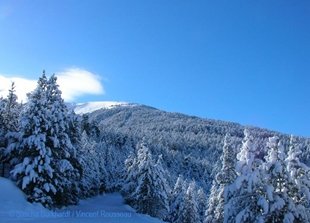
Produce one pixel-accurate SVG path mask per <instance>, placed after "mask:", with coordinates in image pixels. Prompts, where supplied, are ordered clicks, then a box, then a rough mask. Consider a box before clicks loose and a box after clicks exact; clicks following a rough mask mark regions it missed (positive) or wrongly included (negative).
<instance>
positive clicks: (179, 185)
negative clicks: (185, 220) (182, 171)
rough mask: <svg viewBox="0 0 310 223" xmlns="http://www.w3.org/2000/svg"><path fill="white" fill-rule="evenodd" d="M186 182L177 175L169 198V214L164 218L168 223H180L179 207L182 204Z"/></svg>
mask: <svg viewBox="0 0 310 223" xmlns="http://www.w3.org/2000/svg"><path fill="white" fill-rule="evenodd" d="M186 187H187V182H185V181H184V179H183V176H182V175H179V176H178V179H177V181H176V183H175V186H174V188H173V190H172V192H171V196H170V212H169V215H168V217H167V218H166V220H167V221H169V222H180V219H179V218H180V215H181V211H182V210H181V207H182V205H183V202H184V197H185V192H186Z"/></svg>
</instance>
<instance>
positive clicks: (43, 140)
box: [12, 73, 79, 207]
mask: <svg viewBox="0 0 310 223" xmlns="http://www.w3.org/2000/svg"><path fill="white" fill-rule="evenodd" d="M67 116H68V111H67V108H66V105H65V104H64V101H63V99H62V98H61V92H60V90H59V89H58V85H57V83H56V77H55V76H52V77H51V78H50V79H49V80H48V79H47V78H46V75H45V73H43V75H42V77H41V78H40V79H39V81H38V85H37V88H36V89H35V90H34V91H33V92H32V93H31V94H29V95H28V103H27V105H26V107H25V109H24V111H23V113H22V115H21V130H20V137H19V138H18V141H17V142H16V143H14V144H12V147H13V146H14V147H16V148H17V150H18V152H19V163H18V164H17V165H16V166H15V168H14V169H13V171H12V173H13V175H14V176H15V177H16V178H17V183H18V185H19V186H20V187H21V188H22V189H23V190H24V191H25V193H26V194H27V195H28V199H29V200H30V201H34V202H40V203H42V204H43V205H45V206H47V207H51V206H62V205H67V204H73V203H76V202H77V192H78V188H77V181H78V179H79V173H78V170H77V168H76V167H77V166H78V162H77V159H76V157H75V155H76V154H75V149H74V148H73V146H72V144H71V141H70V138H69V136H68V119H67Z"/></svg>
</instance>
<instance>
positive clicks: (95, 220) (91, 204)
mask: <svg viewBox="0 0 310 223" xmlns="http://www.w3.org/2000/svg"><path fill="white" fill-rule="evenodd" d="M44 187H45V189H46V190H49V189H50V190H53V185H51V184H50V185H44ZM0 188H1V193H0V207H1V210H0V223H2V222H3V223H4V222H10V223H30V222H36V223H99V222H100V223H101V222H109V223H122V222H123V223H163V222H162V221H160V220H159V219H156V218H152V217H150V216H148V215H143V214H138V213H136V211H135V210H134V209H132V208H131V207H129V206H128V205H126V204H124V199H123V197H122V196H121V195H120V194H118V193H113V194H105V195H100V196H97V197H93V198H89V199H87V200H81V201H80V204H79V205H76V206H70V207H67V208H63V209H56V210H55V211H51V210H48V209H46V208H44V207H43V206H42V205H41V204H38V203H29V202H27V200H26V196H25V195H24V194H23V192H22V191H21V190H19V189H18V188H17V187H16V185H15V184H14V183H13V182H12V181H10V180H8V179H5V178H2V177H0Z"/></svg>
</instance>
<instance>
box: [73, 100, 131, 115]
mask: <svg viewBox="0 0 310 223" xmlns="http://www.w3.org/2000/svg"><path fill="white" fill-rule="evenodd" d="M133 105H134V104H130V103H127V102H116V101H96V102H87V103H78V104H76V106H75V108H74V112H75V113H77V114H86V113H92V112H94V111H97V110H100V109H112V108H115V107H120V106H133Z"/></svg>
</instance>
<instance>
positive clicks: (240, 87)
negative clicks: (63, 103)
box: [0, 0, 310, 136]
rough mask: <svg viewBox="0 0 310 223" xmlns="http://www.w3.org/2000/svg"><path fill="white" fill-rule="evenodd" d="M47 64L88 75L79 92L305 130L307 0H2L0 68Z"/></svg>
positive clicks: (10, 72) (31, 69) (33, 68)
mask: <svg viewBox="0 0 310 223" xmlns="http://www.w3.org/2000/svg"><path fill="white" fill-rule="evenodd" d="M43 69H46V71H47V73H54V72H56V73H60V74H64V73H65V74H64V75H63V77H68V76H70V77H72V78H75V79H80V78H78V77H80V76H79V75H75V76H74V75H71V74H72V72H73V71H77V70H78V71H81V72H84V73H83V74H87V75H88V74H89V75H90V76H91V79H92V81H93V82H89V83H88V85H87V84H85V86H84V89H83V90H82V91H81V92H80V93H77V94H76V95H75V96H74V97H71V99H74V100H75V101H79V102H83V101H97V100H116V101H129V102H137V103H142V104H147V105H150V106H153V107H157V108H160V109H164V110H167V111H176V112H182V113H186V114H190V115H196V116H200V117H208V118H213V119H220V120H226V121H234V122H239V123H241V124H249V125H254V126H259V127H265V128H270V129H273V130H277V131H281V132H285V133H292V134H297V135H303V136H310V116H309V114H310V113H309V110H310V97H309V96H310V87H309V84H310V1H306V0H305V1H302V0H300V1H288V0H268V1H261V0H259V1H257V0H255V1H254V0H250V1H244V0H243V1H241V0H235V1H231V0H227V1H222V0H219V1H214V0H213V1H211V0H201V1H198V0H195V1H190V0H183V1H182V0H110V1H106V0H98V1H95V0H92V1H86V0H81V1H77V0H44V1H42V0H1V2H0V75H2V76H3V77H6V78H11V77H17V76H18V77H22V78H25V79H37V77H38V76H39V75H40V74H41V71H42V70H43ZM69 71H70V72H71V73H70V72H69ZM68 73H69V74H68ZM87 75H86V76H87ZM86 76H84V77H86ZM87 77H88V76H87ZM68 80H71V79H68ZM81 80H84V79H83V78H81ZM85 80H86V79H85ZM96 81H97V82H98V81H100V83H101V85H102V86H96V87H94V89H91V90H89V87H87V86H95V85H96ZM68 82H71V81H68ZM80 82H83V83H86V81H80ZM3 83H4V82H2V83H0V85H4V84H3ZM73 83H74V84H73ZM83 83H78V80H75V82H72V84H71V87H72V85H78V86H81V88H83ZM100 83H99V85H100ZM97 84H98V83H97ZM67 86H68V85H67ZM69 87H70V86H69ZM86 88H87V89H86ZM90 88H92V87H90ZM74 90H76V91H79V90H80V89H78V87H77V88H73V90H72V91H74Z"/></svg>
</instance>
